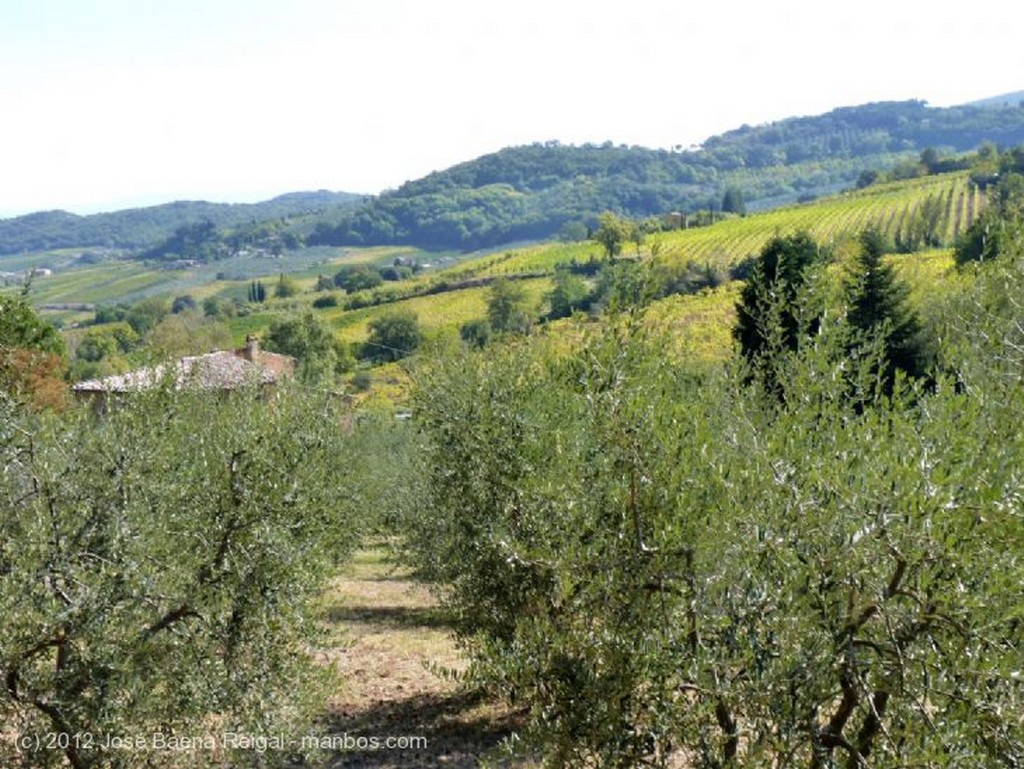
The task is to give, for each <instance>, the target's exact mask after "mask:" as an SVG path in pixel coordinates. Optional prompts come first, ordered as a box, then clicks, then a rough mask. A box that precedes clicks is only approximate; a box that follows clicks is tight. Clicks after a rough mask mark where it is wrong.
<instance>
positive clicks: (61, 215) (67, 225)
mask: <svg viewBox="0 0 1024 769" xmlns="http://www.w3.org/2000/svg"><path fill="white" fill-rule="evenodd" d="M361 200H362V196H360V195H355V194H352V193H347V192H328V191H326V190H321V191H318V192H294V193H289V194H286V195H280V196H278V197H276V198H273V199H271V200H267V201H264V202H262V203H206V202H202V201H177V202H174V203H167V204H164V205H160V206H150V207H147V208H133V209H126V210H124V211H115V212H112V213H103V214H92V215H89V216H78V215H76V214H71V213H68V212H67V211H42V212H39V213H34V214H28V215H26V216H19V217H15V218H12V219H3V220H0V254H19V253H25V252H31V251H48V250H52V249H60V248H90V247H91V248H116V249H139V248H145V247H148V246H152V245H154V244H156V243H157V242H159V241H161V240H162V239H165V238H167V237H169V236H170V235H171V234H172V233H173V232H174V231H175V230H176V229H178V228H179V227H181V226H183V225H187V224H193V223H196V222H203V221H209V222H212V223H213V224H214V225H216V226H217V227H235V226H239V225H245V224H251V223H253V222H261V221H267V220H274V219H281V218H287V217H297V216H308V215H312V214H319V213H322V212H323V211H324V210H326V209H333V210H339V209H341V208H344V207H345V206H349V205H354V204H356V203H358V202H359V201H361Z"/></svg>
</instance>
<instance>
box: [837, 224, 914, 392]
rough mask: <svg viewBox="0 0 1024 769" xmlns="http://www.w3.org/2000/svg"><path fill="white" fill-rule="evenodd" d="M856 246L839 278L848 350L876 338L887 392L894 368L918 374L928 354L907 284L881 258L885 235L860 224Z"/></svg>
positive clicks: (852, 353)
mask: <svg viewBox="0 0 1024 769" xmlns="http://www.w3.org/2000/svg"><path fill="white" fill-rule="evenodd" d="M860 246H861V248H860V251H859V253H858V254H857V257H856V259H855V260H854V261H853V263H852V265H851V267H850V269H849V270H848V271H847V274H846V279H845V294H846V301H847V306H848V308H849V310H848V313H847V322H848V323H849V324H850V328H851V331H853V334H852V335H851V339H850V343H849V346H848V352H849V353H850V354H851V355H856V354H857V353H858V351H859V350H860V349H861V348H862V346H863V345H864V344H866V343H869V342H871V341H875V342H876V343H877V344H880V345H881V350H880V361H879V365H880V366H881V370H880V371H879V372H878V373H879V375H880V379H881V382H882V384H883V387H884V390H885V391H886V392H891V391H892V386H893V383H894V381H895V377H896V372H897V371H903V372H904V373H905V374H907V375H909V376H911V377H922V376H924V375H925V373H926V369H927V357H928V356H927V353H926V350H925V345H924V342H923V339H922V330H921V324H920V322H919V321H918V319H917V315H916V314H915V313H914V312H913V311H912V310H911V309H910V307H909V306H908V305H907V294H908V289H907V287H906V285H905V284H903V283H901V282H900V281H899V279H898V278H897V277H896V274H895V272H894V271H893V268H892V267H891V266H890V265H888V264H886V263H885V262H884V261H883V260H882V256H883V254H884V252H885V241H884V238H883V237H882V235H881V233H880V232H879V231H878V230H875V229H870V230H866V231H865V232H864V233H862V234H861V237H860Z"/></svg>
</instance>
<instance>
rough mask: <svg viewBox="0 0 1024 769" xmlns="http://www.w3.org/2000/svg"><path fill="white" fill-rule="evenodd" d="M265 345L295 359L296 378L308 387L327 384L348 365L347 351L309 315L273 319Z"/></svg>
mask: <svg viewBox="0 0 1024 769" xmlns="http://www.w3.org/2000/svg"><path fill="white" fill-rule="evenodd" d="M265 346H266V348H267V349H268V350H270V351H272V352H278V353H282V354H284V355H291V356H292V357H293V358H295V360H296V361H297V362H296V366H295V376H296V378H297V379H298V380H299V381H300V382H301V383H302V384H304V385H307V386H310V387H319V386H327V385H330V384H331V383H332V382H333V381H334V379H335V377H336V376H337V374H339V373H341V372H342V371H345V370H347V369H348V368H349V367H350V366H351V364H352V356H351V354H350V353H349V351H348V348H347V347H346V346H345V345H344V344H342V343H341V342H340V341H339V340H338V339H337V338H335V336H334V334H333V333H331V329H330V328H329V327H327V325H326V324H324V323H323V321H321V320H319V319H318V318H317V317H316V316H315V315H313V313H312V312H306V313H304V314H302V315H295V316H286V317H282V318H277V319H275V320H274V321H273V322H272V323H271V324H270V329H269V330H268V331H267V336H266V339H265Z"/></svg>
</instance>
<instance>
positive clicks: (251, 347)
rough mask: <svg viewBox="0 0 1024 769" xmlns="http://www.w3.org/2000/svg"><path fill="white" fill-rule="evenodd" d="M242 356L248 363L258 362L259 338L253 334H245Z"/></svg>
mask: <svg viewBox="0 0 1024 769" xmlns="http://www.w3.org/2000/svg"><path fill="white" fill-rule="evenodd" d="M243 357H244V358H245V359H246V360H247V361H249V362H250V363H259V357H260V340H259V337H257V336H256V335H255V334H246V337H245V355H244V356H243Z"/></svg>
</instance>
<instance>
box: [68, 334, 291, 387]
mask: <svg viewBox="0 0 1024 769" xmlns="http://www.w3.org/2000/svg"><path fill="white" fill-rule="evenodd" d="M294 370H295V359H294V358H292V357H291V356H290V355H279V354H278V353H273V352H264V351H263V350H261V349H260V348H259V341H258V340H257V338H256V337H255V336H254V335H252V334H250V335H249V336H248V337H247V338H246V340H245V347H241V348H239V349H237V350H216V351H214V352H210V353H206V354H205V355H190V356H186V357H184V358H180V359H178V360H177V361H173V362H171V363H162V364H160V365H158V366H149V367H147V368H140V369H136V370H135V371H129V372H127V373H125V374H118V375H116V376H109V377H105V378H103V379H90V380H87V381H84V382H78V383H77V384H75V385H73V386H72V388H71V389H72V391H73V392H74V393H75V395H76V397H78V398H80V399H90V398H91V399H97V398H99V397H102V396H108V395H121V394H125V393H132V392H139V391H140V390H148V389H151V388H153V387H158V386H160V385H161V384H163V383H165V382H168V381H170V382H172V383H173V386H174V388H175V389H177V390H186V389H194V390H201V391H209V392H230V391H232V390H238V389H240V388H242V387H247V386H252V385H258V386H259V387H261V388H264V389H266V388H270V387H273V386H274V385H276V384H277V383H278V382H280V381H281V380H282V379H285V378H287V377H289V376H291V375H292V373H293V372H294Z"/></svg>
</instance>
